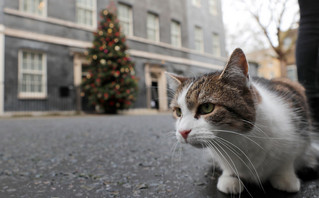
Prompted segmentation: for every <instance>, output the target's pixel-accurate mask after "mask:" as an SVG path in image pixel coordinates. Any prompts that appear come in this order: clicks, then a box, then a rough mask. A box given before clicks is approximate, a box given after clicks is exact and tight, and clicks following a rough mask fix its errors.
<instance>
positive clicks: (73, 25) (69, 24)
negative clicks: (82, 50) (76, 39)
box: [4, 8, 97, 32]
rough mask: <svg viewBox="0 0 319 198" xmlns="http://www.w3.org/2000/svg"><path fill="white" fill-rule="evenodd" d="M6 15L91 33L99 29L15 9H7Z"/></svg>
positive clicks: (5, 10)
mask: <svg viewBox="0 0 319 198" xmlns="http://www.w3.org/2000/svg"><path fill="white" fill-rule="evenodd" d="M4 13H6V14H10V15H14V16H20V17H24V18H29V19H33V20H38V21H43V22H46V23H52V24H57V25H62V26H66V27H71V28H77V29H82V30H86V31H90V32H94V31H96V28H97V26H96V25H93V26H92V27H91V26H86V25H81V24H77V23H74V22H71V21H64V20H61V19H56V18H51V17H47V16H39V15H35V14H31V13H27V12H22V11H20V10H15V9H11V8H5V9H4Z"/></svg>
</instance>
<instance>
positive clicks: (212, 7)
mask: <svg viewBox="0 0 319 198" xmlns="http://www.w3.org/2000/svg"><path fill="white" fill-rule="evenodd" d="M208 5H209V6H208V8H209V13H210V14H211V15H213V16H217V15H218V0H208Z"/></svg>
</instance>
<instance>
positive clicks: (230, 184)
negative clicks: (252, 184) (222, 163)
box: [217, 171, 244, 194]
mask: <svg viewBox="0 0 319 198" xmlns="http://www.w3.org/2000/svg"><path fill="white" fill-rule="evenodd" d="M217 189H218V190H219V191H221V192H223V193H226V194H239V193H241V192H243V190H244V186H243V183H242V181H240V180H239V179H238V178H237V177H236V176H234V175H233V174H232V173H230V172H228V171H223V174H222V175H221V176H220V177H219V179H218V183H217Z"/></svg>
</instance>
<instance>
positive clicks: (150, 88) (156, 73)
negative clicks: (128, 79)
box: [145, 64, 168, 111]
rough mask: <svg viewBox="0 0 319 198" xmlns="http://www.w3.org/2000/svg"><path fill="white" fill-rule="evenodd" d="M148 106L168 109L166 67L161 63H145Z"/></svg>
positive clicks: (161, 109) (163, 109) (160, 109)
mask: <svg viewBox="0 0 319 198" xmlns="http://www.w3.org/2000/svg"><path fill="white" fill-rule="evenodd" d="M145 83H146V101H147V108H149V109H157V110H159V111H167V110H168V106H167V104H168V102H167V85H166V76H165V69H164V68H163V67H161V66H160V65H150V64H146V65H145Z"/></svg>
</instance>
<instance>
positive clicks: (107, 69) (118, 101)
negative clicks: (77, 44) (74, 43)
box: [82, 3, 137, 113]
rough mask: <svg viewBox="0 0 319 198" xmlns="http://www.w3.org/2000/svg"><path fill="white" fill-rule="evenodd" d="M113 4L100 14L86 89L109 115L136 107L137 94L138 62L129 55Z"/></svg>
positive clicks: (90, 98)
mask: <svg viewBox="0 0 319 198" xmlns="http://www.w3.org/2000/svg"><path fill="white" fill-rule="evenodd" d="M114 13H116V9H115V4H114V3H113V5H112V6H110V7H109V8H108V10H107V9H105V10H103V11H102V12H101V14H100V23H99V26H98V30H97V31H96V32H95V33H94V40H93V45H92V47H91V48H89V49H88V52H87V56H88V58H89V60H91V64H90V65H89V66H88V75H87V76H86V78H84V79H83V83H82V88H83V91H84V93H85V94H84V95H85V96H86V97H88V100H89V103H90V105H92V106H95V108H96V109H99V110H102V111H104V112H106V113H116V112H117V111H118V110H122V109H128V108H129V107H131V106H132V104H133V103H134V101H135V99H136V95H137V78H136V77H135V76H134V73H133V72H132V71H134V63H133V62H132V61H131V60H130V58H129V55H128V54H127V53H126V50H127V46H126V44H125V41H126V39H125V35H123V34H122V33H121V32H120V25H119V21H118V20H117V17H116V14H114Z"/></svg>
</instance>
